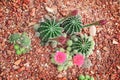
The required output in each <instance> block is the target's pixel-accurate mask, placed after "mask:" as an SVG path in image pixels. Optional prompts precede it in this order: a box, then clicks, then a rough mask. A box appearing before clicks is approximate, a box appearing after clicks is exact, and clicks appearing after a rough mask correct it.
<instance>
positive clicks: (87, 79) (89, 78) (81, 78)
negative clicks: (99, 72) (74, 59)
mask: <svg viewBox="0 0 120 80" xmlns="http://www.w3.org/2000/svg"><path fill="white" fill-rule="evenodd" d="M78 80H94V77H92V76H89V75H82V74H81V75H79V77H78Z"/></svg>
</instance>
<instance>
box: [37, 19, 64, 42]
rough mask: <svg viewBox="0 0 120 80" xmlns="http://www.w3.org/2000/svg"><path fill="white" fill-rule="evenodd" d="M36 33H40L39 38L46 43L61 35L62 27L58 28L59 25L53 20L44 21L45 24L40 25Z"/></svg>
mask: <svg viewBox="0 0 120 80" xmlns="http://www.w3.org/2000/svg"><path fill="white" fill-rule="evenodd" d="M38 32H39V33H40V36H39V37H40V38H41V40H42V41H48V40H49V39H52V38H56V37H58V36H60V35H62V27H60V23H57V22H56V21H55V20H48V19H46V21H45V22H41V23H40V27H39V28H38Z"/></svg>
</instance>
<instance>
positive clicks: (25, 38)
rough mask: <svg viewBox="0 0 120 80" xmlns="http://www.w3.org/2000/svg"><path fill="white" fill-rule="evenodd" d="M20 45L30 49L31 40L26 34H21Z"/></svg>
mask: <svg viewBox="0 0 120 80" xmlns="http://www.w3.org/2000/svg"><path fill="white" fill-rule="evenodd" d="M19 41H20V45H21V46H23V47H30V45H31V40H30V38H29V37H28V36H27V34H26V33H23V34H22V35H21V38H20V40H19Z"/></svg>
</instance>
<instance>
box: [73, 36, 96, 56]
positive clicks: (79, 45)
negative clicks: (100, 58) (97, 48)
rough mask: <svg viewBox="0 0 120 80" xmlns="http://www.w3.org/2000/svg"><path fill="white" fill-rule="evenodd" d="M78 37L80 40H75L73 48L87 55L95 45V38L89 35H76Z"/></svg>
mask: <svg viewBox="0 0 120 80" xmlns="http://www.w3.org/2000/svg"><path fill="white" fill-rule="evenodd" d="M76 38H77V39H78V40H77V41H75V40H73V44H72V46H71V48H72V50H77V51H78V53H82V54H83V55H85V56H88V55H90V54H91V53H92V50H93V49H94V45H95V43H94V40H93V38H92V37H91V36H87V35H82V36H76Z"/></svg>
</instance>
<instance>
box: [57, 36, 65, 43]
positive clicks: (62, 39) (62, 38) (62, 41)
mask: <svg viewBox="0 0 120 80" xmlns="http://www.w3.org/2000/svg"><path fill="white" fill-rule="evenodd" d="M58 42H60V43H61V44H65V43H66V42H67V38H65V37H63V36H61V37H59V38H58Z"/></svg>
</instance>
